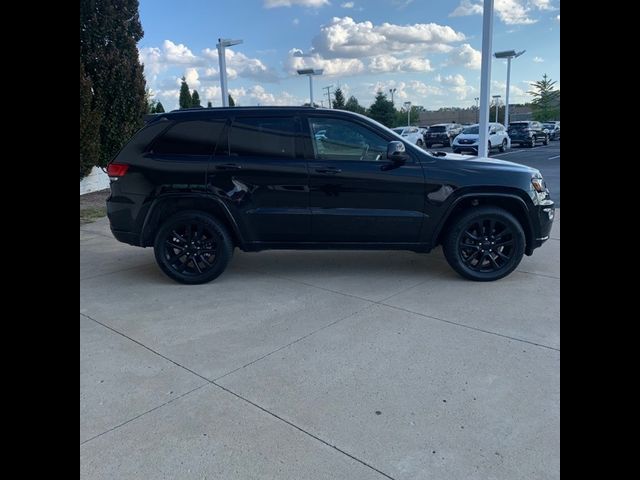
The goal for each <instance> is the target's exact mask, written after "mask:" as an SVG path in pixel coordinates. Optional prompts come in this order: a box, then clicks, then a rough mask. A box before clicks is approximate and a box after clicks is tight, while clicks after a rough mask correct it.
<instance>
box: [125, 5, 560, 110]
mask: <svg viewBox="0 0 640 480" xmlns="http://www.w3.org/2000/svg"><path fill="white" fill-rule="evenodd" d="M482 4H483V2H482V0H353V1H348V0H181V1H176V0H140V19H141V22H142V27H143V29H144V37H143V39H142V40H141V41H140V42H139V44H138V49H139V55H140V60H141V61H142V63H143V64H144V70H145V77H146V80H147V87H148V88H150V89H151V92H152V94H153V98H155V99H156V100H160V101H161V102H162V104H163V106H164V107H165V110H167V111H168V110H172V109H175V108H178V96H179V88H180V78H181V77H182V76H185V78H186V79H187V83H188V85H189V87H190V88H191V89H194V88H195V89H196V90H198V93H199V95H200V99H201V101H202V104H203V106H206V105H207V101H211V103H212V104H213V106H221V105H222V98H221V94H220V77H219V64H218V53H217V49H216V43H217V40H218V38H231V39H242V40H243V43H242V44H240V45H237V46H234V47H230V48H228V49H227V53H226V60H227V77H228V88H229V93H230V94H231V95H232V96H233V98H234V100H235V101H236V104H237V105H243V106H249V105H302V104H303V103H305V102H308V101H309V82H308V79H307V78H306V77H304V78H302V77H300V76H299V75H297V73H296V69H298V68H309V67H312V68H322V69H324V74H323V75H322V76H319V77H315V78H314V100H315V102H316V103H319V102H320V101H321V100H322V101H323V103H324V106H327V95H326V91H327V90H326V89H323V87H328V86H332V88H331V91H333V90H335V89H336V88H338V87H340V88H341V89H342V91H343V93H344V95H345V98H348V97H349V96H350V95H354V96H355V97H356V98H357V99H358V101H359V102H360V104H361V105H363V106H365V107H368V106H369V105H370V104H371V103H372V102H373V100H374V97H375V94H376V92H377V91H378V90H382V91H383V92H384V93H386V94H387V95H388V96H389V97H390V95H389V89H390V88H395V89H396V91H395V93H394V102H395V104H396V106H400V104H401V103H403V102H405V101H410V102H412V104H413V105H421V106H423V107H424V108H426V109H427V110H437V109H439V108H441V107H470V106H472V105H475V104H476V102H475V100H474V98H475V97H478V96H479V92H480V61H481V54H480V50H481V47H482ZM492 50H493V51H494V52H496V51H502V50H516V51H520V50H526V52H525V53H524V54H523V55H522V56H520V57H519V58H517V59H515V60H513V61H512V64H511V82H510V83H511V85H510V98H509V103H511V104H513V103H524V102H526V101H530V100H531V97H530V96H529V95H528V94H527V91H528V90H531V87H530V84H531V82H533V81H536V80H540V79H541V78H542V75H543V74H545V73H546V74H547V75H548V77H550V79H551V80H556V81H557V84H556V87H557V88H559V87H560V1H559V0H495V1H494V26H493V48H492ZM491 64H492V70H491V95H502V101H504V98H505V93H506V77H507V64H506V61H505V60H498V59H495V58H493V57H492V62H491Z"/></svg>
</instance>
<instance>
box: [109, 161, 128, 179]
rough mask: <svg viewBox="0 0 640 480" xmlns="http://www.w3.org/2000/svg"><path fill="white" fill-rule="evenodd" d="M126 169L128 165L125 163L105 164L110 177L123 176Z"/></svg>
mask: <svg viewBox="0 0 640 480" xmlns="http://www.w3.org/2000/svg"><path fill="white" fill-rule="evenodd" d="M127 170H129V165H127V164H126V163H110V164H109V165H107V175H109V178H111V179H116V178H119V177H123V176H124V174H125V173H127Z"/></svg>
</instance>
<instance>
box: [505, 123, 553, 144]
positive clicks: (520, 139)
mask: <svg viewBox="0 0 640 480" xmlns="http://www.w3.org/2000/svg"><path fill="white" fill-rule="evenodd" d="M507 133H508V134H509V138H510V139H511V144H512V145H513V144H514V143H518V144H520V145H527V146H529V147H533V146H534V145H535V144H536V142H540V141H541V142H542V144H543V145H549V135H548V134H547V131H546V128H545V126H544V125H542V123H540V122H535V121H523V122H509V130H508V131H507Z"/></svg>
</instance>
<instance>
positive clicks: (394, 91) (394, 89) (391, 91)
mask: <svg viewBox="0 0 640 480" xmlns="http://www.w3.org/2000/svg"><path fill="white" fill-rule="evenodd" d="M397 90H398V89H397V88H390V89H389V93H390V94H391V105H393V106H395V103H393V94H394V93H396V91H397Z"/></svg>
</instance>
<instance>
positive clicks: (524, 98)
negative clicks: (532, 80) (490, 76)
mask: <svg viewBox="0 0 640 480" xmlns="http://www.w3.org/2000/svg"><path fill="white" fill-rule="evenodd" d="M523 83H528V82H523ZM506 89H507V84H506V82H500V81H496V80H492V81H491V90H492V91H493V92H497V94H498V95H502V99H501V100H502V102H503V103H504V101H505V98H504V97H505V95H504V93H505V91H506ZM530 100H531V99H530V98H529V94H528V93H527V92H526V91H525V90H523V89H522V88H520V87H518V86H517V85H514V84H513V83H511V84H510V85H509V104H513V103H525V102H528V101H530Z"/></svg>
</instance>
